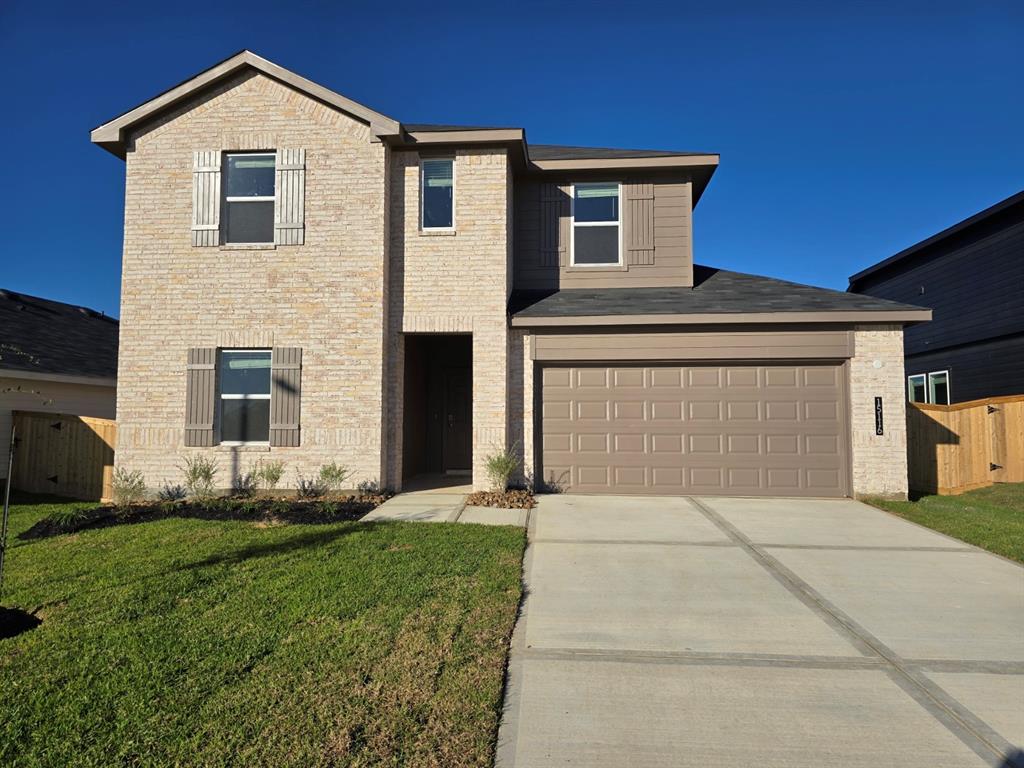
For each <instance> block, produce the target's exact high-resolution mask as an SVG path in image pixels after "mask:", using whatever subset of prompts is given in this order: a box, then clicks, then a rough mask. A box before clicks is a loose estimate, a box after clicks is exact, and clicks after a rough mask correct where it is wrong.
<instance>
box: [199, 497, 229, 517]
mask: <svg viewBox="0 0 1024 768" xmlns="http://www.w3.org/2000/svg"><path fill="white" fill-rule="evenodd" d="M202 499H203V501H202V503H203V509H205V510H206V511H207V512H213V513H215V514H230V513H231V512H233V511H234V509H235V502H234V501H232V500H231V499H229V498H227V497H226V496H212V495H210V496H205V497H202Z"/></svg>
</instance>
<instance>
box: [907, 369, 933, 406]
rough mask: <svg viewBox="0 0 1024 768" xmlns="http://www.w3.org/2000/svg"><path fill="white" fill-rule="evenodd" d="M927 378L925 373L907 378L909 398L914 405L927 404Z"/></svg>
mask: <svg viewBox="0 0 1024 768" xmlns="http://www.w3.org/2000/svg"><path fill="white" fill-rule="evenodd" d="M927 386H928V382H927V377H926V376H925V375H924V374H923V373H919V374H916V375H914V376H908V377H907V398H908V399H909V400H910V402H912V403H927V402H928V391H927Z"/></svg>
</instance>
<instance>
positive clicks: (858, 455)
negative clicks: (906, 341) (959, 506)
mask: <svg viewBox="0 0 1024 768" xmlns="http://www.w3.org/2000/svg"><path fill="white" fill-rule="evenodd" d="M855 335H856V342H855V344H856V353H855V357H853V358H852V359H851V360H850V420H851V431H852V443H853V493H854V496H885V497H890V498H906V496H907V416H906V392H905V388H904V387H905V385H904V377H903V329H902V328H901V327H900V326H898V325H878V326H857V327H856V328H855ZM875 397H881V398H882V409H883V423H884V432H885V434H883V435H876V434H875Z"/></svg>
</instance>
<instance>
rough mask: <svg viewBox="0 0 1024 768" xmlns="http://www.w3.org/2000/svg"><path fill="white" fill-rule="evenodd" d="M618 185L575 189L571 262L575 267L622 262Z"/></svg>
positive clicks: (615, 183) (619, 192)
mask: <svg viewBox="0 0 1024 768" xmlns="http://www.w3.org/2000/svg"><path fill="white" fill-rule="evenodd" d="M621 192H622V189H621V185H620V184H619V183H618V182H588V183H584V184H576V185H574V186H573V195H572V261H571V263H572V264H573V265H574V266H581V265H582V266H600V265H608V264H612V265H614V264H621V263H622V237H621V232H622V221H621V218H622V209H621V206H620V205H619V200H620V198H621Z"/></svg>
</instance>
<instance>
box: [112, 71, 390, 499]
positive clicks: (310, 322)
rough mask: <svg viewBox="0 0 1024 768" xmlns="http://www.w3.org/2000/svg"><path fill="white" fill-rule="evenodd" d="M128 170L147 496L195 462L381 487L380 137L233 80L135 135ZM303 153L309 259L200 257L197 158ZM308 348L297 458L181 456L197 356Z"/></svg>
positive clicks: (299, 255)
mask: <svg viewBox="0 0 1024 768" xmlns="http://www.w3.org/2000/svg"><path fill="white" fill-rule="evenodd" d="M133 139H134V140H133V145H132V146H131V147H130V150H129V152H128V157H127V181H126V191H125V228H124V260H123V276H122V289H121V337H120V362H119V377H118V393H117V394H118V402H117V419H118V422H119V433H118V446H117V461H118V463H119V464H122V465H124V466H126V467H128V468H130V469H140V470H142V471H143V472H144V473H145V476H146V480H147V482H148V483H149V485H150V486H156V485H158V484H159V483H161V482H162V481H164V480H178V479H180V475H179V472H178V470H177V469H176V468H175V466H176V464H178V463H180V461H181V457H182V456H183V455H185V454H189V453H199V452H202V453H207V454H209V455H211V456H214V457H216V458H217V459H218V462H219V464H220V466H221V475H220V477H219V480H220V485H222V486H226V485H228V483H229V482H230V475H231V472H232V470H233V469H236V468H237V469H238V470H240V471H244V470H245V469H246V468H247V467H249V466H250V465H251V464H252V463H254V462H255V461H256V460H258V459H260V458H268V457H270V458H273V459H281V460H283V461H284V462H286V464H287V465H288V469H287V473H286V476H285V480H284V481H283V483H282V485H284V486H294V483H295V475H296V471H301V472H303V473H305V474H311V473H313V472H315V470H316V468H317V467H318V466H319V465H320V464H321V463H324V462H329V461H338V462H341V463H344V464H347V465H348V466H349V467H351V468H352V470H353V471H354V473H355V474H354V477H353V481H362V480H371V479H379V478H381V476H382V461H381V458H382V451H381V443H382V413H383V402H382V397H383V371H382V361H383V360H384V352H383V344H384V301H385V298H384V297H385V268H386V243H387V231H386V229H385V222H386V211H385V210H384V202H385V200H386V195H385V180H386V173H385V169H386V164H387V162H388V150H387V148H386V147H385V146H384V145H383V144H381V143H379V142H376V141H374V138H373V136H372V134H371V132H370V130H369V128H368V127H367V126H366V125H364V124H363V123H362V122H359V121H357V120H354V119H352V118H350V117H348V116H347V115H344V114H342V113H340V112H338V111H336V110H334V109H332V108H329V107H326V106H324V105H322V104H320V103H319V102H316V101H314V100H312V99H310V98H308V97H306V96H305V95H303V94H300V93H298V92H296V91H294V90H292V89H290V88H288V87H287V86H285V85H282V84H281V83H279V82H277V81H275V80H272V79H270V78H267V77H265V76H263V75H260V74H256V73H252V72H250V73H247V74H244V75H239V76H237V77H235V78H232V79H230V80H229V81H227V82H226V83H225V84H223V85H221V86H219V87H218V88H217V89H216V90H214V91H212V92H209V93H207V94H204V95H203V96H202V97H200V98H197V99H194V100H192V101H191V102H189V103H187V104H185V105H183V106H182V107H180V108H178V109H176V110H175V111H174V112H173V113H171V114H169V115H167V116H165V117H163V118H162V119H161V120H160V121H159V122H158V123H157V124H155V125H151V126H148V127H147V128H146V130H144V131H143V132H141V133H140V134H139V135H137V136H135V137H133ZM278 147H284V148H296V149H298V148H303V149H305V150H306V167H307V170H306V195H305V197H306V204H305V205H306V207H305V223H306V232H305V242H306V244H305V245H301V246H278V247H276V248H275V247H272V246H263V247H260V248H256V249H253V248H239V247H237V246H235V247H231V246H221V247H200V248H194V247H192V245H191V233H190V226H191V216H192V153H193V151H195V150H204V149H221V150H233V149H236V150H237V149H243V150H244V149H276V148H278ZM272 345H278V346H296V347H301V348H302V355H303V357H302V363H303V371H302V403H301V423H302V432H301V445H300V446H299V447H297V448H273V449H267V448H251V447H246V448H241V449H231V448H228V447H214V448H185V447H184V445H183V425H184V420H185V360H186V351H187V350H188V348H189V347H198V346H214V347H255V346H260V347H263V346H267V347H269V346H272Z"/></svg>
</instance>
